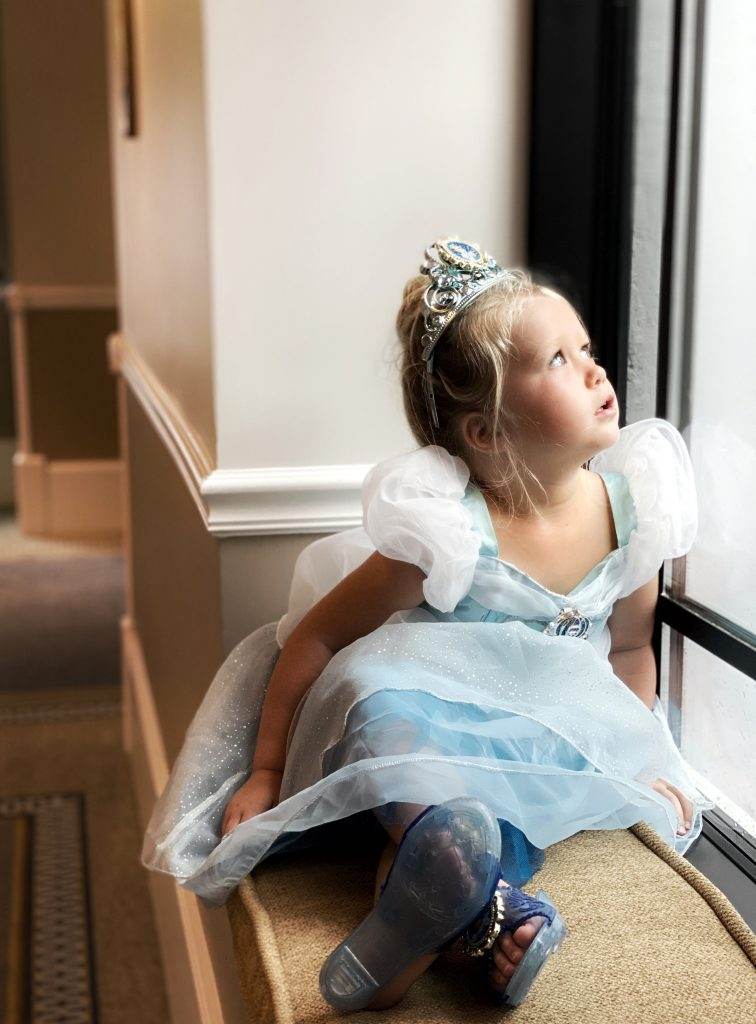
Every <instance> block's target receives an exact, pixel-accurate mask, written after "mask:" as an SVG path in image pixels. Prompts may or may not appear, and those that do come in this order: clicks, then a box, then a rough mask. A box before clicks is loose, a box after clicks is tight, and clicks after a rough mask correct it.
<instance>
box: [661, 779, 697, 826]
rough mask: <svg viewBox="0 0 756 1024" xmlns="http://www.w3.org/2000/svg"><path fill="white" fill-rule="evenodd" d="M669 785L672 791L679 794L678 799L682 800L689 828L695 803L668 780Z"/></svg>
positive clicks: (684, 815)
mask: <svg viewBox="0 0 756 1024" xmlns="http://www.w3.org/2000/svg"><path fill="white" fill-rule="evenodd" d="M667 786H668V787H669V788H670V789H671V790H672V792H673V793H674V794H675V795H676V796H677V799H678V800H679V801H680V803H681V805H682V808H683V817H684V820H685V824H686V826H687V827H688V828H690V825H691V823H692V819H693V804H692V803H691V802H690V800H688V798H687V796H686V795H685V794H684V793H682V792H681V791H680V790H679V789H678V788H677V786H673V785H672V783H671V782H668V783H667Z"/></svg>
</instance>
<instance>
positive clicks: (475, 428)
mask: <svg viewBox="0 0 756 1024" xmlns="http://www.w3.org/2000/svg"><path fill="white" fill-rule="evenodd" d="M460 429H461V431H462V436H463V437H464V439H465V441H466V442H467V443H468V444H469V445H470V447H471V448H475V449H477V450H478V451H487V450H488V447H489V445H490V443H491V431H490V430H489V428H488V425H487V423H486V421H485V420H484V419H483V417H482V416H481V414H480V413H479V412H469V413H467V414H466V415H465V416H463V417H462V422H461V424H460Z"/></svg>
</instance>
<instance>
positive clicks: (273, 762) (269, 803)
mask: <svg viewBox="0 0 756 1024" xmlns="http://www.w3.org/2000/svg"><path fill="white" fill-rule="evenodd" d="M424 579H425V574H424V573H423V572H422V570H421V569H419V568H418V567H417V566H416V565H411V564H410V563H408V562H401V561H398V560H397V559H393V558H386V557H385V556H384V555H382V554H380V553H379V552H377V551H376V552H375V553H374V554H372V555H370V557H369V558H367V559H366V560H365V561H364V562H363V563H362V565H360V566H358V567H357V568H356V569H355V570H354V572H351V573H350V574H349V575H348V576H345V577H344V579H343V580H341V582H340V583H338V584H337V585H336V586H335V587H334V588H333V590H331V591H330V592H329V593H328V594H326V595H325V597H323V598H321V600H320V601H318V603H317V604H316V605H314V607H312V608H311V609H310V611H309V612H308V613H307V615H305V616H304V617H303V619H302V620H301V621H300V622H299V623H298V624H297V626H296V628H295V629H294V630H293V631H292V633H291V635H290V636H289V638H288V640H287V641H286V643H285V644H284V647H283V650H282V651H281V652H280V654H279V656H278V660H277V661H276V665H275V668H274V669H273V672H272V673H271V675H270V679H269V680H268V688H267V691H266V694H265V701H264V702H263V707H262V713H261V716H260V725H259V729H258V733H257V743H256V746H255V753H254V758H253V761H252V773H251V775H250V777H249V779H248V780H247V781H246V782H245V783H244V785H243V786H242V787H241V788H240V789H238V790H237V791H236V792H235V793H234V795H233V796H232V797H231V799H230V801H229V802H228V804H227V805H226V808H225V811H224V815H223V821H222V824H221V833H222V835H224V836H225V835H226V833H227V832H230V831H231V830H232V829H234V828H235V827H236V826H237V825H238V824H239V823H240V822H242V821H246V820H247V818H251V817H254V815H256V814H261V813H262V812H263V811H266V810H268V808H270V807H273V806H274V805H275V804H276V803H277V802H278V794H279V792H280V789H281V777H282V774H283V769H284V762H285V760H286V740H287V737H288V734H289V728H290V726H291V721H292V718H293V717H294V712H295V710H296V708H297V705H298V704H299V701H300V700H301V698H302V696H303V695H304V694H305V693H306V692H307V691H308V690H309V688H310V687H311V686H312V684H313V683H314V682H315V680H316V679H317V678H318V676H319V675H320V673H321V672H322V671H323V669H324V668H325V667H326V665H327V664H328V662H329V661H330V660H331V658H332V657H333V656H334V654H335V653H336V652H337V651H340V650H341V648H342V647H346V646H347V645H348V644H351V643H352V642H353V641H354V640H357V639H358V638H359V637H361V636H366V635H367V634H368V633H371V632H372V631H373V630H374V629H377V628H378V626H381V625H383V623H384V622H385V621H386V619H388V618H389V617H390V616H391V615H393V613H394V612H396V611H400V610H401V609H403V608H415V607H417V605H419V604H420V603H421V601H422V600H423V596H424V595H423V580H424Z"/></svg>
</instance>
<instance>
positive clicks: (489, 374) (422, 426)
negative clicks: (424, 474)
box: [396, 267, 582, 518]
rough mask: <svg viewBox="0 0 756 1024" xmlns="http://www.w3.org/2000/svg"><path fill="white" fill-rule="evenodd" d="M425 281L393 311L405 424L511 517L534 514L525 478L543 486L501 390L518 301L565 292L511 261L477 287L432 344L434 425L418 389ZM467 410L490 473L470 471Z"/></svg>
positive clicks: (416, 280) (409, 287)
mask: <svg viewBox="0 0 756 1024" xmlns="http://www.w3.org/2000/svg"><path fill="white" fill-rule="evenodd" d="M429 284H430V280H429V278H428V277H427V276H426V275H425V274H418V275H417V276H416V277H412V278H410V280H409V281H408V282H407V284H406V285H405V287H404V293H403V295H402V304H401V306H400V308H399V312H398V313H397V317H396V330H397V334H398V336H399V342H400V346H399V349H400V350H399V363H400V371H399V372H400V378H401V385H402V399H403V404H404V411H405V415H406V416H407V420H408V422H409V426H410V429H411V431H412V433H413V435H414V437H415V439H416V440H417V442H418V444H420V445H422V446H425V445H429V444H438V445H440V446H441V447H443V448H446V449H447V450H448V451H449V452H450V453H451V454H452V455H457V456H459V457H460V458H462V459H463V460H464V461H465V462H466V463H467V465H468V467H469V468H470V478H471V480H472V482H473V483H474V484H475V485H476V486H477V487H478V488H479V489H480V490H481V491H484V492H487V493H488V494H490V495H491V496H492V498H494V499H495V500H496V502H497V503H501V502H502V500H503V502H504V505H505V507H506V508H508V510H509V513H510V518H511V516H512V515H514V514H517V513H522V512H523V511H525V510H527V511H528V512H530V513H531V514H534V515H539V514H540V513H539V512H538V510H537V509H536V507H535V505H534V504H533V501H532V499H531V498H530V497H529V496H528V494H527V490H526V488H525V486H524V478H525V477H529V478H530V479H531V480H533V481H535V483H536V484H537V486H538V487H541V489H542V490H543V485H542V484H541V482H540V480H538V478H537V477H536V475H535V474H534V473H533V472H532V471H531V470H530V469H529V468H528V467H527V466H526V464H525V462H524V460H523V459H522V457H521V455H520V453H519V450H518V446H517V438H518V435H519V432H520V429H521V427H522V423H521V420H520V418H519V417H518V416H517V415H516V414H515V413H513V412H512V411H511V410H510V409H508V408H507V403H506V401H505V400H504V395H505V388H506V383H507V378H508V374H509V367H510V365H511V363H512V361H513V359H514V358H516V355H517V349H516V345H515V343H514V341H513V340H512V335H513V331H514V329H515V327H516V325H517V322H518V320H519V317H520V316H521V314H522V310H523V306H524V304H525V303H526V302H527V300H528V299H529V298H531V297H532V296H534V295H541V294H549V293H550V294H552V295H558V296H559V297H560V298H563V299H564V298H565V296H564V295H561V293H560V292H559V290H558V289H556V288H554V287H553V286H552V285H551V284H548V285H547V284H545V283H542V282H540V281H536V280H534V278H533V276H532V274H531V273H530V272H529V271H527V270H524V269H522V268H520V267H515V268H511V269H510V276H509V277H507V278H503V279H502V280H501V281H499V282H497V283H496V284H495V285H492V286H491V287H490V288H488V289H487V290H486V291H484V292H482V293H481V294H480V295H479V296H478V297H477V298H476V299H474V300H473V302H472V303H471V304H470V305H469V306H468V307H467V308H466V309H464V310H463V311H462V312H461V313H459V314H458V315H457V316H455V317H454V319H453V320H452V321H451V323H450V324H449V326H448V327H447V328H446V329H445V330H444V332H443V334H442V335H441V337H440V339H439V341H438V344H437V345H436V348H435V349H434V359H433V362H434V367H433V374H432V378H431V379H432V382H433V395H434V398H435V403H436V409H437V412H438V422H439V426H438V427H437V428H435V427H434V426H433V422H432V420H431V415H430V411H429V409H428V405H427V402H426V399H425V395H424V392H423V377H424V376H425V362H424V361H423V358H422V354H421V353H422V344H421V340H420V339H421V336H422V334H423V311H424V306H423V295H424V293H425V291H426V289H427V288H428V285H429ZM565 301H569V300H566V299H565ZM578 316H579V314H578ZM581 322H582V321H581ZM468 413H478V414H479V415H480V416H481V418H482V420H483V422H484V425H485V426H484V436H485V439H486V441H487V442H488V443H489V444H490V447H489V448H488V451H489V453H490V454H491V455H492V456H494V458H495V461H496V463H497V465H498V466H500V467H501V471H500V473H499V475H498V477H496V478H494V479H488V480H482V479H479V478H478V477H476V475H475V473H474V470H473V466H472V464H471V462H472V460H471V457H470V456H471V454H472V449H471V446H470V445H469V443H468V441H467V440H466V438H465V436H464V433H463V430H462V427H461V421H462V418H463V417H464V416H465V415H466V414H468ZM515 481H516V482H517V484H518V485H519V486H518V487H517V493H518V494H519V495H520V503H519V505H518V504H517V503H516V501H515V498H514V496H513V494H514V492H513V489H512V483H513V482H515ZM544 493H545V491H544Z"/></svg>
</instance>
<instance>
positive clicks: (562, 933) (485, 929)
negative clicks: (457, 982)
mask: <svg viewBox="0 0 756 1024" xmlns="http://www.w3.org/2000/svg"><path fill="white" fill-rule="evenodd" d="M536 916H538V917H544V918H545V919H546V920H545V921H543V923H542V924H541V926H540V928H539V929H538V931H537V932H536V934H535V935H534V936H533V940H532V942H531V943H530V945H529V946H528V947H527V949H526V950H525V952H524V954H523V957H522V959H521V960H520V962H519V963H518V965H517V967H516V968H515V971H514V973H513V974H512V976H511V977H510V979H509V981H508V983H507V987H506V988H505V989H503V990H500V989H494V988H491V989H490V993H491V995H492V996H493V1000H494V1002H495V1003H496V1004H497V1005H499V1006H519V1005H520V1003H522V1002H523V1000H524V999H525V996H526V995H527V994H528V992H529V991H530V989H531V987H532V985H533V982H534V981H535V979H536V977H537V975H538V974H539V973H540V971H541V970H542V969H543V967H544V965H545V963H546V961H547V960H548V958H549V956H550V955H551V954H552V953H556V951H557V950H558V949H559V948H560V946H561V945H562V943H563V942H564V940H565V938H566V937H567V935H568V934H569V929H568V928H567V925H566V924H565V923H564V920H563V918H562V916H561V914H560V913H559V911H558V910H557V909H556V907H555V906H554V904H553V903H552V902H551V900H550V899H549V897H548V895H547V894H546V892H545V891H544V890H543V889H539V890H538V892H537V893H536V895H535V897H533V896H529V895H528V893H526V892H523V891H522V889H518V888H516V887H515V886H511V885H507V884H506V882H505V881H504V879H503V878H501V877H500V878H499V880H498V881H497V883H496V888H495V892H494V896H493V899H492V900H491V902H490V904H489V906H488V907H487V908H486V910H485V911H484V913H483V914H481V915H480V917H479V918H478V919H477V920H476V921H475V922H474V924H473V925H472V926H471V927H470V928H468V929H467V930H466V931H465V932H464V933H463V934H462V935H461V936H459V937H458V938H457V939H456V940H454V941H453V942H452V943H450V944H448V945H447V946H446V947H445V948H446V949H449V950H451V951H452V952H453V953H454V954H457V955H460V954H461V955H462V956H467V957H470V958H471V959H474V958H485V959H484V961H483V962H485V963H486V964H487V966H489V967H490V966H491V965H493V963H494V960H493V956H492V955H491V949H492V947H493V945H494V942H495V941H496V939H497V938H498V936H499V934H500V933H501V932H510V933H512V934H513V933H514V932H515V931H516V930H517V929H518V928H519V927H520V925H521V924H524V923H525V922H526V921H527V920H529V919H530V918H531V917H536Z"/></svg>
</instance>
